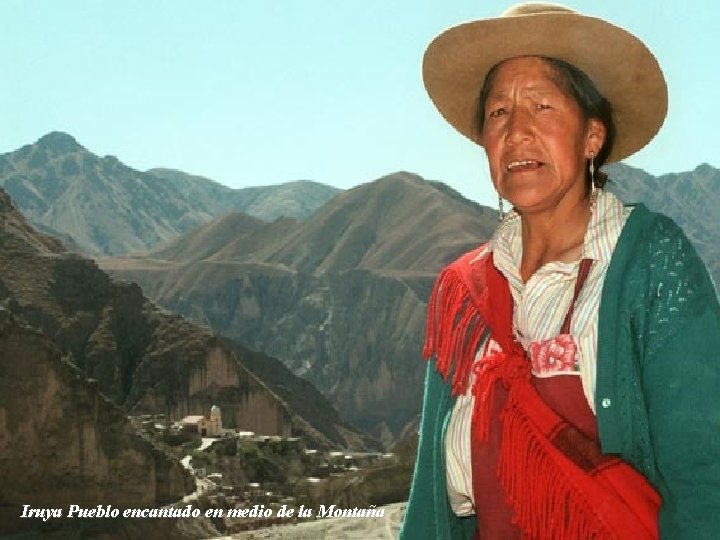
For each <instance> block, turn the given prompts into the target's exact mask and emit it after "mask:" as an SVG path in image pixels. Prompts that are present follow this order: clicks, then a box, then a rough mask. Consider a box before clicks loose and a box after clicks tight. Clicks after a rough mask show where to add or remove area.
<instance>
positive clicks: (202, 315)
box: [100, 173, 497, 443]
mask: <svg viewBox="0 0 720 540" xmlns="http://www.w3.org/2000/svg"><path fill="white" fill-rule="evenodd" d="M496 223H497V213H496V212H494V211H493V210H490V209H487V208H483V207H480V206H479V205H476V204H475V203H472V202H470V201H468V200H466V199H464V198H462V197H461V196H460V195H459V194H457V193H456V192H454V191H452V190H450V189H449V188H447V187H446V186H442V185H438V184H433V183H430V182H427V181H425V180H423V179H421V178H419V177H417V176H415V175H411V174H408V173H397V174H394V175H390V176H388V177H385V178H382V179H380V180H377V181H376V182H372V183H369V184H366V185H363V186H360V187H357V188H355V189H352V190H349V191H347V192H344V193H342V194H340V195H338V196H336V197H335V198H334V199H333V200H331V201H330V202H329V203H327V204H326V205H324V206H323V207H321V208H320V209H318V210H317V211H316V212H315V214H313V215H312V216H311V217H310V218H309V219H308V220H306V221H305V222H302V223H299V222H291V221H288V220H281V221H276V222H274V223H270V224H258V223H256V222H252V221H251V220H249V219H248V218H247V217H246V216H242V215H231V216H226V217H224V218H222V219H221V220H216V221H214V222H212V223H211V224H208V225H207V226H205V227H203V228H201V229H198V230H197V231H195V232H194V233H192V234H190V235H187V236H185V237H182V238H180V239H178V240H177V241H176V242H173V243H171V244H170V245H168V246H167V247H166V248H165V249H163V250H156V251H154V252H152V253H151V254H150V255H149V256H148V257H134V258H116V259H107V260H101V261H100V264H101V265H102V266H103V267H104V268H106V269H107V270H108V271H110V272H111V273H113V274H115V275H116V276H120V277H122V278H123V279H127V280H133V281H136V282H138V283H140V284H141V285H142V287H143V289H144V290H145V292H146V294H148V295H149V296H151V297H152V298H154V299H155V300H156V301H158V302H159V303H160V304H161V305H163V306H165V307H167V308H169V309H172V310H175V311H178V312H180V313H183V314H184V315H187V316H190V317H192V318H195V319H196V320H199V321H203V322H204V323H206V324H208V325H209V326H211V327H212V328H214V329H215V330H217V331H219V332H221V333H222V334H224V335H226V336H229V337H231V338H233V339H236V340H238V341H240V342H242V343H244V344H246V345H248V346H249V347H251V348H255V349H258V350H263V351H265V352H267V353H268V354H270V355H272V356H276V357H277V358H279V359H281V360H282V361H283V362H284V363H285V364H286V365H288V366H289V367H290V368H291V369H292V370H293V371H294V372H295V373H296V374H298V375H302V376H303V377H306V378H307V379H309V380H310V381H312V382H313V383H314V384H316V385H317V386H318V387H319V388H320V389H321V390H322V391H323V392H324V393H325V394H326V395H327V396H329V397H330V399H331V401H332V403H333V404H334V405H335V406H336V407H337V408H338V410H339V411H340V412H341V413H342V414H343V415H344V417H345V418H348V419H349V420H350V421H351V422H352V423H354V424H356V425H358V426H360V427H362V428H365V429H367V430H370V431H371V432H372V433H373V434H374V435H376V436H378V437H381V438H383V439H384V440H385V442H386V443H390V442H391V441H392V439H393V438H394V437H395V435H396V434H398V433H399V432H400V431H401V430H402V429H403V427H404V426H405V425H406V423H407V422H408V421H411V420H412V419H413V418H414V417H415V416H416V415H417V414H418V411H419V404H420V399H421V393H422V386H423V384H422V381H423V369H424V364H423V362H422V361H421V360H420V348H421V344H422V339H423V331H424V316H425V304H426V302H427V297H428V295H429V292H430V289H431V287H432V283H433V281H434V279H435V275H436V274H437V272H438V270H439V269H440V268H441V267H442V265H444V264H445V263H447V262H449V261H450V260H452V259H453V258H454V257H456V256H457V255H459V254H460V253H462V252H463V251H465V250H467V249H469V248H471V247H473V246H475V245H477V244H479V243H480V242H482V241H484V240H486V239H487V238H488V237H489V235H490V234H491V232H492V231H493V229H494V227H495V225H496ZM228 237H230V238H232V240H231V241H230V242H228V243H226V242H225V241H223V240H218V239H225V238H228ZM223 244H224V245H223Z"/></svg>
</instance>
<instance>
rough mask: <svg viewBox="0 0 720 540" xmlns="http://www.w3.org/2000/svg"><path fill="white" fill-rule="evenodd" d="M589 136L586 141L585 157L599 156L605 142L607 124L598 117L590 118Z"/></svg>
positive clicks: (588, 125)
mask: <svg viewBox="0 0 720 540" xmlns="http://www.w3.org/2000/svg"><path fill="white" fill-rule="evenodd" d="M586 133H587V137H586V141H585V157H586V158H590V156H591V155H593V156H597V155H598V152H600V149H601V148H602V147H603V144H605V135H606V131H605V124H603V123H602V122H601V121H600V120H598V119H597V118H590V119H589V120H588V123H587V132H586Z"/></svg>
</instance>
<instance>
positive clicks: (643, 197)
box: [607, 164, 720, 285]
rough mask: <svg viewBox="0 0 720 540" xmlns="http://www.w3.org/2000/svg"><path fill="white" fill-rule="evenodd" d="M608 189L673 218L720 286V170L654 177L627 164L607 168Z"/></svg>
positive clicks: (702, 169) (703, 168)
mask: <svg viewBox="0 0 720 540" xmlns="http://www.w3.org/2000/svg"><path fill="white" fill-rule="evenodd" d="M607 172H608V175H609V177H610V182H609V183H608V189H610V190H611V191H613V192H614V193H616V194H617V195H618V196H619V197H620V198H621V199H622V200H623V201H625V202H628V203H632V202H642V203H644V204H645V205H646V206H647V207H648V208H650V209H651V210H655V211H658V212H662V213H663V214H666V215H668V216H670V217H671V218H673V219H674V220H675V221H676V222H677V224H678V225H680V227H682V229H683V230H684V231H685V234H687V236H688V238H689V239H690V240H691V241H692V243H693V245H694V246H695V248H696V249H697V251H698V253H699V254H700V256H701V257H702V259H703V260H704V261H705V264H706V265H707V267H708V270H709V272H710V275H711V276H712V277H713V280H714V281H715V283H716V285H717V284H720V212H718V208H720V170H718V169H716V168H714V167H712V166H710V165H708V164H702V165H698V166H697V167H696V168H695V169H694V170H693V171H688V172H683V173H674V174H664V175H662V176H657V177H655V176H652V175H650V174H648V173H646V172H645V171H643V170H641V169H636V168H633V167H629V166H627V165H624V164H615V165H611V166H608V167H607Z"/></svg>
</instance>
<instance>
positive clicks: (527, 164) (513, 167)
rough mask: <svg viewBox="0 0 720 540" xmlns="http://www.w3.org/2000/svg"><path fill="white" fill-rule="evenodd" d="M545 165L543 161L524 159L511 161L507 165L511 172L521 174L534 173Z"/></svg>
mask: <svg viewBox="0 0 720 540" xmlns="http://www.w3.org/2000/svg"><path fill="white" fill-rule="evenodd" d="M542 165H543V163H542V162H541V161H535V160H534V159H524V160H516V161H511V162H510V163H508V164H507V167H506V169H507V170H508V171H509V172H521V171H532V170H535V169H538V168H540V167H541V166H542Z"/></svg>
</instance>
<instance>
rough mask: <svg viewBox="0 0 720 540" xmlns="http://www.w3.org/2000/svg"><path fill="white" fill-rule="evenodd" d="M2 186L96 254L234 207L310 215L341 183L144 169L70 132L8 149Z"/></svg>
mask: <svg viewBox="0 0 720 540" xmlns="http://www.w3.org/2000/svg"><path fill="white" fill-rule="evenodd" d="M0 187H3V188H4V189H5V190H6V191H7V192H8V193H9V194H10V195H11V196H12V197H13V198H14V199H15V200H16V202H17V203H18V206H19V207H20V209H21V210H22V211H23V213H24V214H25V215H26V216H27V217H28V219H29V220H30V221H31V222H32V223H33V224H34V225H36V226H37V227H39V228H42V229H43V230H46V231H49V232H52V233H53V234H56V235H57V236H64V237H66V238H70V239H71V241H70V244H72V245H73V246H75V247H77V248H79V249H80V250H81V251H82V252H83V253H85V254H88V255H107V254H118V253H128V252H134V251H144V250H147V249H150V248H152V247H155V246H157V245H158V244H160V243H163V242H168V241H171V240H173V239H174V238H176V237H178V236H179V235H181V234H183V233H186V232H189V231H190V230H192V229H194V228H195V227H197V226H199V225H201V224H203V223H206V222H208V221H210V220H211V219H212V218H214V217H216V216H218V215H220V214H222V213H225V212H228V211H232V210H235V211H244V212H246V213H249V214H252V215H254V216H255V217H259V218H260V219H264V220H273V219H276V218H277V217H278V216H279V215H287V216H289V217H294V218H297V219H305V218H306V217H307V216H308V215H309V214H311V213H312V212H313V211H314V210H315V208H317V207H318V206H319V205H321V204H323V203H324V202H325V201H327V200H328V199H329V198H331V197H332V196H334V195H335V194H336V193H337V192H338V191H339V190H337V189H336V188H332V187H330V186H327V185H325V184H320V183H317V182H310V181H296V182H289V183H286V184H280V185H277V186H269V187H253V188H244V189H232V188H229V187H225V186H222V185H221V184H219V183H217V182H215V181H213V180H209V179H207V178H204V177H200V176H193V175H188V174H186V173H181V172H179V171H173V170H170V169H151V170H150V171H146V172H143V171H139V170H136V169H133V168H132V167H128V166H127V165H125V164H123V163H122V162H121V161H120V160H119V159H118V158H117V157H115V156H111V155H108V156H104V157H99V156H97V155H95V154H93V153H92V152H90V151H89V150H87V149H86V148H85V147H84V146H82V145H81V144H79V143H78V142H77V141H76V140H75V139H74V138H73V137H72V136H70V135H68V134H66V133H62V132H51V133H49V134H47V135H44V136H43V137H41V138H40V139H39V140H38V141H37V142H35V143H34V144H28V145H25V146H23V147H21V148H20V149H18V150H16V151H14V152H8V153H5V154H1V155H0Z"/></svg>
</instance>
